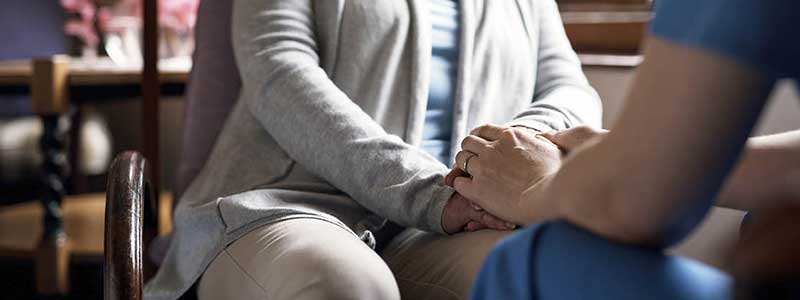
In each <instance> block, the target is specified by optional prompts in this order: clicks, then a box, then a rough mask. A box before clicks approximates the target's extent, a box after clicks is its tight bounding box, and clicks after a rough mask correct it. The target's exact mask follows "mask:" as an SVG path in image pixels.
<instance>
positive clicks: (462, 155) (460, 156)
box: [456, 150, 478, 175]
mask: <svg viewBox="0 0 800 300" xmlns="http://www.w3.org/2000/svg"><path fill="white" fill-rule="evenodd" d="M467 161H469V162H467ZM477 161H478V155H477V154H475V153H472V152H469V151H465V150H462V151H458V153H456V167H457V168H459V169H461V170H462V171H464V173H465V174H467V175H474V174H475V163H476V162H477Z"/></svg>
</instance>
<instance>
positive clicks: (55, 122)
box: [0, 0, 191, 299]
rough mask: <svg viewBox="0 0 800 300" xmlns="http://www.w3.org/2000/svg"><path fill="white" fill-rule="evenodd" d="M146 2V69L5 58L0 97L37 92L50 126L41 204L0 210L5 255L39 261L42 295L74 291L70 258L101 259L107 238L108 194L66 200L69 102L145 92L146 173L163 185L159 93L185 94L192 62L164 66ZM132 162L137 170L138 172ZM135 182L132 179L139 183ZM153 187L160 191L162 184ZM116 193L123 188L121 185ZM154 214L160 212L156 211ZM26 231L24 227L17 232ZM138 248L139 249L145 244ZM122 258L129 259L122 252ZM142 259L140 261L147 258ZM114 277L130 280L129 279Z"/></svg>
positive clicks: (148, 0)
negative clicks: (160, 178)
mask: <svg viewBox="0 0 800 300" xmlns="http://www.w3.org/2000/svg"><path fill="white" fill-rule="evenodd" d="M143 2H144V5H143V7H144V21H145V22H144V23H145V25H144V35H145V37H144V45H145V46H144V66H143V67H142V68H133V67H127V68H125V67H119V66H116V65H113V64H111V63H110V61H108V60H102V59H101V60H99V61H97V62H95V63H92V64H87V63H85V62H83V61H81V60H74V59H69V58H68V57H65V56H55V57H48V58H41V59H35V60H32V61H30V60H26V61H10V62H0V94H28V93H31V94H32V98H31V99H32V107H33V111H34V113H36V114H37V115H39V116H40V117H41V119H42V122H43V124H44V133H43V136H42V140H41V147H42V153H43V172H42V174H43V175H42V180H43V183H44V186H45V189H44V191H43V192H42V198H41V206H33V205H31V204H27V203H26V204H22V205H16V206H12V207H6V208H2V209H0V225H3V226H0V255H4V254H5V255H12V256H13V257H19V258H30V259H34V261H35V273H36V287H37V292H38V293H39V295H40V296H41V297H43V298H64V297H65V296H66V295H67V294H68V286H69V278H68V267H69V262H70V258H71V257H74V256H76V255H81V256H86V257H100V255H101V253H102V251H101V250H102V249H103V247H102V246H101V245H102V243H100V242H99V237H100V236H102V234H100V233H99V231H98V229H99V228H102V226H101V225H102V224H103V223H102V222H103V220H102V216H103V213H102V207H103V202H102V197H98V196H96V195H95V196H78V197H75V198H73V199H69V198H68V200H67V202H65V200H64V199H65V180H66V178H67V177H68V176H69V169H70V168H69V165H68V162H67V161H68V160H67V145H68V139H69V135H68V134H67V133H68V131H69V124H67V123H65V122H60V121H59V120H60V119H61V116H64V115H66V114H68V113H69V112H70V110H71V103H80V102H83V101H107V99H111V98H112V97H116V98H120V97H129V96H137V95H139V94H141V95H142V96H143V98H144V100H143V104H144V105H143V109H144V112H143V115H144V116H147V118H148V119H145V120H144V122H143V130H144V136H145V137H148V138H146V139H145V141H144V152H145V154H146V155H147V156H148V157H150V159H151V161H152V162H153V163H151V165H152V168H150V170H152V174H148V176H150V177H151V178H153V179H154V181H153V182H154V183H158V172H157V170H159V165H158V138H157V137H158V127H157V126H158V125H157V124H158V120H157V116H158V97H159V95H160V94H161V93H166V94H178V95H180V94H183V88H184V82H185V81H186V79H187V77H188V71H189V68H190V65H191V63H188V61H187V62H186V63H182V64H181V63H177V64H173V65H171V66H170V65H167V64H168V62H165V64H162V65H161V68H159V66H157V57H158V51H157V50H158V45H157V20H156V16H157V14H156V1H155V0H143ZM165 65H166V66H165ZM137 157H138V158H140V157H141V156H135V155H132V156H130V157H127V160H125V162H129V161H132V160H135V159H136V158H137ZM137 162H139V163H140V168H139V169H136V171H143V170H144V169H143V168H144V162H143V160H137ZM116 166H117V169H112V171H113V170H119V169H120V168H122V166H120V164H119V163H118V164H117V165H116ZM127 167H128V170H131V171H133V169H134V167H130V166H127ZM129 179H130V178H129ZM130 180H132V179H130ZM130 180H128V182H129V183H130V184H133V182H131V181H130ZM111 185H112V183H110V186H111ZM114 186H116V185H114ZM130 187H132V186H129V188H130ZM152 189H153V190H154V191H158V190H159V188H158V186H157V184H156V185H154V186H153V188H152ZM117 190H123V189H122V188H121V187H120V188H119V189H117ZM109 191H110V192H111V191H112V190H109ZM141 194H142V193H140V194H139V195H140V196H141ZM154 195H155V196H154V197H153V198H152V202H153V203H151V205H150V206H152V209H151V211H154V212H156V211H158V210H157V208H158V204H157V203H159V202H157V197H158V195H160V193H155V194H154ZM129 196H130V195H129ZM111 198H113V197H111ZM115 199H116V198H115ZM128 200H131V199H128ZM131 201H133V200H131ZM140 202H141V201H140ZM112 203H113V204H112V205H110V206H109V208H108V209H109V210H108V211H109V213H111V214H115V212H116V213H118V215H117V216H127V215H129V214H128V213H130V212H131V211H132V209H133V207H131V206H128V209H127V210H124V209H123V210H124V211H125V214H123V213H122V211H120V210H119V209H122V207H121V206H119V205H117V202H112ZM123 204H124V203H123ZM120 205H122V204H120ZM139 215H141V214H139ZM153 216H159V217H161V216H160V215H158V214H157V213H155V214H153ZM133 219H135V218H133ZM153 219H155V218H153ZM167 219H168V218H167ZM35 220H41V221H35ZM112 221H113V222H111V223H110V224H107V225H109V226H110V227H109V228H110V229H111V231H112V232H116V230H117V229H118V228H119V224H118V223H117V221H118V220H117V219H112ZM31 222H36V223H37V224H39V225H36V224H31ZM6 225H7V226H6ZM21 228H26V230H21V231H19V232H16V231H14V230H20V229H21ZM65 229H66V230H65ZM17 233H18V234H17ZM20 234H23V235H24V236H21V235H20ZM111 237H112V239H111V240H107V241H106V242H107V243H112V244H114V243H118V240H116V239H113V237H115V235H113V234H112V235H111ZM134 240H135V241H139V242H141V241H142V239H141V238H132V239H131V241H134ZM34 241H35V242H34ZM137 247H139V249H140V250H141V245H140V244H139V245H138V246H137ZM134 248H136V247H134ZM107 250H108V249H107ZM106 254H107V256H106V257H107V258H108V257H109V255H110V257H117V258H119V257H122V256H120V252H112V253H111V254H109V253H108V252H106ZM122 255H123V256H124V253H123V254H122ZM138 263H140V264H141V257H139V262H138ZM118 270H120V269H119V268H111V269H108V271H109V272H111V273H112V274H117V271H118ZM115 276H116V275H115ZM114 278H115V280H122V281H128V278H127V277H121V276H116V277H114ZM112 282H113V280H112ZM111 286H114V285H113V284H112V285H111ZM114 295H116V296H119V297H122V298H123V299H128V298H129V297H127V296H128V295H132V294H106V296H107V297H109V296H114ZM112 298H113V297H112ZM130 299H133V298H130ZM137 299H138V298H137Z"/></svg>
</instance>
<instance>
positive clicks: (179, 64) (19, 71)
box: [0, 57, 192, 85]
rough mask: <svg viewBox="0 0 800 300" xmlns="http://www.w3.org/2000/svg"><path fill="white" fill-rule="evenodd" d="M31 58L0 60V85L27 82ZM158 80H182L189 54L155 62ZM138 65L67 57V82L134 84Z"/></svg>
mask: <svg viewBox="0 0 800 300" xmlns="http://www.w3.org/2000/svg"><path fill="white" fill-rule="evenodd" d="M31 65H32V60H30V59H22V60H7V61H0V85H28V84H29V82H30V78H31V75H32V74H31V73H32V71H31V69H32V68H31ZM158 67H159V71H160V75H161V77H160V78H161V82H162V83H183V82H185V81H186V78H187V77H188V75H189V70H190V69H191V67H192V61H191V58H189V57H176V58H169V59H163V60H161V61H159V63H158ZM141 72H142V68H141V66H120V65H118V64H116V63H114V62H113V61H111V60H110V59H108V58H106V57H103V58H97V59H95V60H93V61H92V62H88V61H87V60H84V59H81V58H70V63H69V80H70V84H71V85H114V84H137V83H139V82H140V81H141V78H142V74H141Z"/></svg>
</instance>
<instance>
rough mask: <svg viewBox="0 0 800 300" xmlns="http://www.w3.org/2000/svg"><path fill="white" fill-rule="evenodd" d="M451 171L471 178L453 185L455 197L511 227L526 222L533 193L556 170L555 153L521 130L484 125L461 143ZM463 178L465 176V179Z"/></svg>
mask: <svg viewBox="0 0 800 300" xmlns="http://www.w3.org/2000/svg"><path fill="white" fill-rule="evenodd" d="M461 148H462V149H463V150H462V151H460V152H459V153H458V154H457V155H456V166H457V167H458V168H459V169H461V171H454V172H451V176H448V177H455V176H453V173H457V172H464V173H467V174H469V175H471V177H467V176H461V177H456V178H454V179H453V186H454V187H455V189H456V191H458V192H459V193H461V194H462V195H464V197H466V198H467V199H470V200H471V201H472V202H474V203H475V204H477V205H478V206H480V207H482V208H484V209H486V211H488V212H490V213H492V214H494V215H495V216H498V217H500V218H502V219H505V220H509V221H512V222H514V223H517V224H524V223H527V222H529V221H530V216H529V214H528V212H529V211H528V210H529V208H528V207H526V205H527V203H525V202H526V201H528V198H532V196H534V195H531V193H535V192H536V191H537V189H535V188H534V187H535V186H536V185H537V184H539V183H540V182H542V181H543V180H545V179H546V178H548V176H550V175H551V174H553V173H555V172H556V171H557V170H558V168H559V167H560V165H561V151H560V150H559V149H558V147H557V146H556V145H554V144H553V143H551V142H550V141H549V140H548V139H546V138H545V137H543V136H542V135H540V134H538V133H536V132H534V131H532V130H529V129H526V128H508V127H501V126H496V125H484V126H481V127H478V128H476V129H475V130H473V131H472V135H470V136H468V137H466V138H465V139H464V141H463V142H462V143H461ZM465 175H466V174H465Z"/></svg>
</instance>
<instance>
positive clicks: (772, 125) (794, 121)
mask: <svg viewBox="0 0 800 300" xmlns="http://www.w3.org/2000/svg"><path fill="white" fill-rule="evenodd" d="M585 72H586V76H587V77H588V78H589V81H590V82H591V83H592V85H593V86H594V87H595V89H597V92H598V93H599V94H600V96H601V97H602V99H603V108H604V114H603V125H604V127H606V128H609V127H610V126H611V125H612V124H613V122H614V121H615V120H616V119H617V117H618V115H619V113H620V110H621V108H622V105H623V101H624V98H625V95H626V93H627V91H628V89H629V87H630V85H631V84H632V81H633V76H634V72H635V71H634V70H633V69H628V68H610V67H587V68H585ZM798 128H800V96H798V93H797V89H795V86H794V85H793V84H792V83H790V82H781V83H779V84H778V87H777V88H776V89H775V91H774V92H773V94H772V98H771V100H770V103H769V106H768V107H767V109H766V111H765V113H764V115H763V116H762V119H761V121H760V122H759V124H758V126H757V128H756V130H755V135H763V134H770V133H777V132H783V131H787V130H792V129H798ZM742 215H743V212H740V211H736V210H731V209H725V208H715V209H714V210H713V211H712V213H711V214H710V215H709V217H707V218H706V221H705V222H704V223H703V224H702V225H701V226H700V228H699V229H698V230H697V231H696V232H695V233H694V234H692V235H691V236H690V237H689V238H688V239H687V240H686V241H684V242H683V243H682V244H681V245H679V246H678V247H676V248H675V249H673V252H674V253H678V254H682V255H686V256H689V257H693V258H696V259H698V260H701V261H704V262H706V263H709V264H711V265H715V266H718V267H722V268H725V267H726V266H727V265H728V259H729V255H730V249H731V247H732V246H733V245H734V244H735V243H736V241H737V238H738V229H739V224H740V223H741V218H742Z"/></svg>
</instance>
